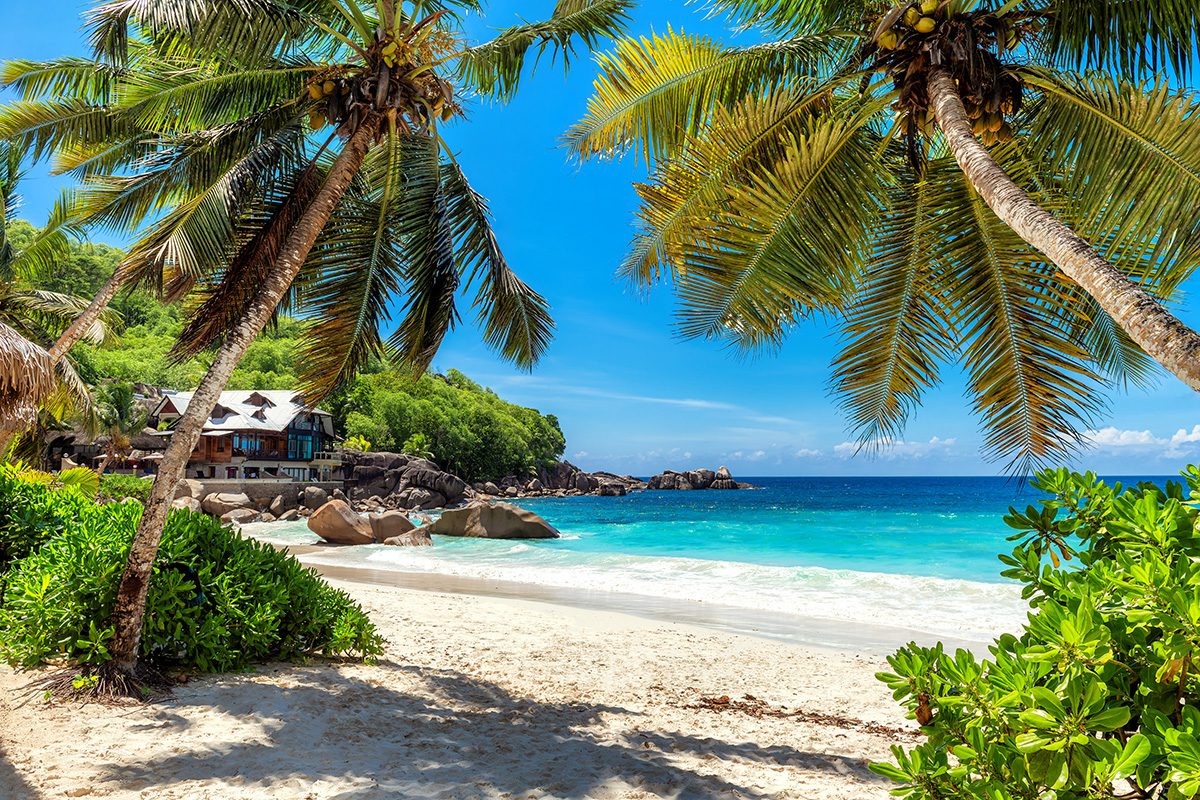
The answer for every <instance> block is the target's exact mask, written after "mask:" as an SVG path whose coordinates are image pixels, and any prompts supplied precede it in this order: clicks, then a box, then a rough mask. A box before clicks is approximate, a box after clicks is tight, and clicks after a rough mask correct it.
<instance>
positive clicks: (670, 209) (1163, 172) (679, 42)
mask: <svg viewBox="0 0 1200 800" xmlns="http://www.w3.org/2000/svg"><path fill="white" fill-rule="evenodd" d="M711 7H712V9H714V10H716V11H720V12H725V13H727V14H728V15H729V16H730V17H731V18H732V20H733V22H734V23H735V24H736V25H737V27H738V28H739V30H741V31H749V33H748V34H747V35H749V36H751V37H753V38H754V39H755V40H756V41H755V43H752V44H745V45H737V46H728V45H724V44H721V43H720V42H718V41H714V40H713V39H710V38H708V37H705V36H697V35H689V34H686V33H684V32H682V31H675V30H668V31H667V32H665V33H660V34H655V35H652V36H648V37H642V38H627V39H624V40H621V41H620V42H619V43H618V44H617V45H616V48H615V49H614V50H613V51H612V52H611V53H608V54H605V55H603V56H602V57H601V58H600V67H601V74H600V76H599V77H598V78H597V80H596V83H595V92H594V94H593V96H592V98H591V100H590V101H589V104H588V109H587V113H586V116H584V117H583V119H582V120H581V121H580V122H578V123H577V124H576V125H575V126H574V127H572V128H571V130H570V131H569V133H568V135H567V143H568V146H569V147H570V149H571V151H572V152H573V153H575V154H576V155H577V156H579V157H581V158H591V157H612V156H619V155H622V154H624V153H627V152H629V151H633V152H635V153H636V154H638V155H640V156H642V157H644V158H645V159H646V161H647V162H648V163H649V166H650V178H649V180H648V181H647V182H646V183H644V184H639V185H638V186H637V187H636V188H637V193H638V196H639V198H640V200H641V207H640V210H639V211H638V232H637V235H636V236H635V238H634V241H633V244H632V247H631V248H630V250H629V253H628V256H627V257H626V259H625V261H624V263H623V265H622V268H621V272H622V274H623V275H625V276H626V277H628V278H629V279H630V280H631V281H633V282H634V283H635V284H636V285H638V286H642V287H648V286H651V285H654V284H657V283H660V282H663V281H670V282H672V283H673V284H674V287H675V292H676V294H677V296H678V298H679V303H680V310H679V325H680V330H681V331H682V333H684V334H685V335H687V336H690V337H698V338H703V339H709V340H713V341H719V342H724V343H727V344H729V345H732V346H734V347H736V348H740V349H755V348H759V347H763V346H770V345H774V344H777V343H778V342H780V341H781V340H782V339H783V338H784V337H785V336H786V335H787V334H788V332H789V331H790V330H791V329H792V328H793V327H794V326H795V324H796V323H797V322H799V321H800V320H803V319H805V318H808V317H811V316H813V315H825V314H828V315H831V316H835V317H836V318H838V319H839V321H840V325H841V329H842V332H843V335H844V337H843V341H844V344H843V346H842V349H841V352H840V353H839V354H838V355H837V356H836V359H835V361H834V364H833V387H834V390H835V393H836V395H837V396H838V397H839V398H840V400H841V402H842V404H843V405H844V406H845V409H846V411H847V413H848V415H849V418H850V421H851V424H852V427H853V428H854V429H855V431H856V432H857V434H858V435H859V436H860V438H861V439H862V441H863V442H864V444H865V445H867V446H878V445H884V444H886V443H887V442H889V441H892V440H894V439H896V438H898V437H899V435H900V433H901V431H902V430H903V428H904V425H905V423H906V421H907V420H908V418H909V417H910V415H911V414H912V413H913V411H914V410H915V409H916V408H917V407H918V406H919V404H920V399H921V397H922V395H923V393H924V392H925V391H926V390H928V389H929V388H930V387H931V386H933V385H935V384H937V383H938V382H939V381H940V380H941V379H942V377H943V372H944V370H945V368H946V366H947V365H948V364H955V363H957V364H959V365H961V367H962V368H963V370H965V373H966V384H967V396H968V399H969V402H970V404H971V406H972V408H973V410H974V411H975V412H976V413H977V414H978V415H979V417H980V418H981V420H982V423H983V425H984V427H985V428H986V431H987V437H986V443H985V444H986V449H987V451H989V452H990V453H991V454H993V455H995V456H996V457H1002V458H1005V459H1008V460H1009V461H1010V463H1011V465H1012V466H1013V467H1014V468H1017V469H1024V468H1026V467H1029V466H1031V465H1034V464H1037V463H1044V462H1046V461H1050V460H1053V459H1055V458H1057V457H1059V456H1061V455H1063V454H1064V453H1065V452H1067V451H1069V450H1070V449H1071V448H1072V447H1074V446H1076V445H1077V444H1079V442H1080V440H1081V432H1083V431H1085V430H1086V429H1087V428H1088V427H1090V424H1091V422H1092V419H1093V417H1094V415H1095V413H1096V412H1097V411H1098V410H1099V409H1100V408H1102V407H1103V402H1104V397H1105V391H1104V389H1105V387H1106V386H1111V385H1113V384H1126V383H1129V384H1145V383H1146V382H1147V380H1148V379H1150V378H1151V376H1152V373H1153V367H1154V361H1157V362H1159V363H1160V364H1162V365H1163V366H1164V367H1165V368H1166V369H1168V370H1170V371H1171V372H1172V373H1174V374H1175V375H1176V376H1178V377H1179V378H1180V379H1181V380H1183V381H1184V382H1185V383H1186V384H1187V385H1189V386H1191V387H1192V388H1195V389H1200V336H1198V335H1197V334H1196V333H1195V332H1194V331H1191V330H1189V329H1188V328H1186V327H1185V326H1184V325H1182V324H1181V323H1180V322H1179V321H1178V320H1177V319H1175V318H1174V317H1173V316H1172V315H1171V314H1170V312H1169V311H1168V310H1167V309H1166V307H1165V306H1164V303H1165V302H1166V301H1169V300H1171V299H1173V298H1174V297H1175V295H1176V290H1177V289H1178V287H1179V285H1180V282H1181V281H1183V280H1184V279H1185V278H1186V277H1187V276H1188V275H1190V274H1191V273H1192V272H1193V271H1194V269H1195V267H1196V265H1197V263H1200V251H1198V249H1197V248H1198V247H1200V228H1198V227H1197V217H1196V214H1195V210H1196V209H1197V208H1200V101H1198V98H1197V94H1196V92H1195V91H1194V89H1193V88H1191V86H1190V85H1188V84H1187V80H1188V79H1189V78H1190V76H1191V73H1190V70H1191V69H1192V68H1193V67H1194V65H1195V59H1196V57H1197V53H1196V50H1195V42H1196V40H1197V35H1198V34H1200V12H1198V9H1197V6H1196V4H1195V3H1193V2H1190V0H1148V1H1147V2H1127V3H1112V2H1109V1H1108V0H1071V1H1070V2H1067V0H1039V1H1038V2H1034V0H940V1H935V0H922V2H920V3H916V2H907V1H905V2H899V3H893V2H883V1H882V0H850V1H849V2H846V1H845V0H837V1H836V2H832V1H831V0H715V2H714V3H712V4H711ZM1081 237H1082V238H1081ZM1148 356H1149V357H1148Z"/></svg>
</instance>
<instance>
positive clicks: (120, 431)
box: [96, 383, 150, 475]
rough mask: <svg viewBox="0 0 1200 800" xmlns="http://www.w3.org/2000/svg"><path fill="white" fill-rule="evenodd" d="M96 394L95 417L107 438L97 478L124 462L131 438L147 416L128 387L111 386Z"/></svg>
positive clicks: (128, 451)
mask: <svg viewBox="0 0 1200 800" xmlns="http://www.w3.org/2000/svg"><path fill="white" fill-rule="evenodd" d="M98 394H99V395H100V397H99V398H98V399H99V401H100V402H99V403H98V404H97V408H96V416H97V417H98V418H99V423H100V428H101V429H102V430H103V431H104V435H105V436H107V437H108V442H107V444H105V447H104V457H103V458H102V459H101V460H100V464H99V465H98V466H97V467H96V474H97V475H103V474H104V470H106V469H108V465H109V464H110V463H112V462H113V461H117V460H120V461H123V460H124V459H125V458H126V457H127V456H128V455H129V453H130V452H131V451H132V450H133V437H134V435H135V434H138V433H141V431H142V429H143V428H145V427H146V420H147V419H148V418H149V416H150V414H149V411H148V409H147V408H146V407H145V406H144V405H143V404H142V403H140V402H139V401H138V399H137V397H136V395H134V392H133V386H132V385H131V384H128V383H114V384H111V385H109V386H107V387H104V389H103V390H102V391H100V392H99V393H98Z"/></svg>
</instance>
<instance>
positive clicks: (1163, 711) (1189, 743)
mask: <svg viewBox="0 0 1200 800" xmlns="http://www.w3.org/2000/svg"><path fill="white" fill-rule="evenodd" d="M1184 478H1185V482H1186V484H1187V488H1186V489H1185V488H1184V486H1182V485H1181V484H1179V483H1176V482H1169V483H1167V485H1166V487H1165V488H1159V487H1157V486H1155V485H1153V484H1149V483H1142V484H1139V485H1138V486H1136V487H1134V488H1129V489H1126V488H1124V487H1122V486H1121V485H1120V484H1116V485H1114V486H1112V487H1110V486H1107V485H1106V484H1104V483H1103V482H1101V481H1099V480H1097V478H1096V476H1095V475H1094V474H1092V473H1087V474H1086V475H1080V474H1078V473H1068V472H1067V471H1066V470H1056V471H1054V470H1048V471H1045V472H1042V473H1040V474H1039V475H1038V477H1037V479H1036V480H1035V481H1034V486H1035V487H1036V488H1038V489H1040V490H1042V491H1045V492H1047V493H1048V494H1049V495H1050V496H1049V498H1048V499H1046V500H1044V501H1042V504H1041V507H1040V508H1038V507H1036V506H1029V507H1028V508H1027V509H1026V510H1025V511H1024V512H1020V511H1017V510H1015V509H1013V510H1011V511H1010V514H1009V516H1007V517H1006V518H1005V522H1006V523H1007V524H1008V525H1009V526H1010V527H1013V528H1015V529H1017V530H1018V531H1019V533H1018V534H1017V535H1015V536H1013V537H1011V538H1012V539H1013V540H1017V541H1018V544H1017V545H1016V547H1015V548H1014V549H1013V551H1012V555H1010V556H1002V557H1001V561H1002V562H1003V563H1004V564H1005V565H1006V567H1007V569H1006V570H1005V571H1004V573H1003V574H1004V575H1005V576H1006V577H1009V578H1013V579H1016V580H1019V581H1021V582H1022V583H1023V584H1024V591H1023V596H1024V597H1025V598H1026V599H1028V600H1029V601H1030V604H1031V605H1032V606H1033V611H1032V612H1031V613H1030V615H1029V622H1028V624H1027V625H1026V626H1025V630H1024V631H1023V632H1022V633H1021V634H1020V635H1019V636H1012V635H1007V634H1006V635H1004V636H1002V637H1001V638H1000V639H998V640H997V641H996V642H995V644H994V645H993V646H992V647H991V648H990V651H991V658H990V659H985V660H978V659H976V657H975V656H974V655H972V654H971V653H968V652H966V651H963V650H959V651H958V652H956V653H955V654H954V655H950V654H948V653H946V652H945V651H944V649H943V648H942V646H941V645H940V644H939V645H937V646H935V647H919V646H917V645H915V644H910V645H908V646H907V647H904V648H902V649H901V650H900V651H899V652H897V653H896V654H895V655H893V656H892V657H891V658H889V659H888V661H889V663H890V664H891V666H892V670H893V671H892V672H889V673H881V674H880V675H879V677H880V679H881V680H883V681H884V682H885V683H887V685H888V686H889V687H890V688H891V689H892V690H893V694H894V696H895V697H896V699H897V700H900V701H901V702H903V704H904V705H905V706H906V707H907V708H908V709H909V710H910V712H912V716H914V717H916V718H917V719H918V720H920V721H921V722H922V724H923V728H922V730H923V731H924V733H925V734H926V736H927V737H928V739H927V741H926V742H924V743H922V744H921V745H919V746H917V747H915V748H913V749H912V750H911V751H905V750H904V749H903V748H900V747H895V748H893V752H894V754H895V757H896V763H895V764H877V765H873V766H872V769H874V770H875V771H876V772H878V773H880V774H881V775H885V776H887V777H889V778H892V779H893V780H895V781H896V782H898V783H899V784H901V786H900V788H898V789H896V790H895V791H894V794H896V795H897V796H900V797H906V798H911V799H912V800H934V798H937V799H938V800H958V799H960V798H962V799H963V800H966V799H967V798H979V799H980V800H1009V799H1010V798H1012V799H1013V800H1015V799H1016V798H1029V799H1030V800H1033V799H1034V798H1054V800H1084V798H1088V799H1089V800H1090V799H1092V798H1116V797H1145V798H1150V797H1155V798H1169V799H1170V800H1182V799H1183V798H1192V797H1196V796H1197V795H1198V794H1200V711H1198V710H1197V708H1196V705H1195V703H1196V698H1197V692H1198V691H1200V589H1198V588H1197V587H1200V562H1198V561H1197V558H1198V557H1200V534H1198V533H1197V521H1198V519H1200V511H1198V508H1197V507H1198V506H1200V469H1198V468H1197V467H1194V466H1193V467H1189V468H1188V469H1187V471H1186V472H1185V473H1184Z"/></svg>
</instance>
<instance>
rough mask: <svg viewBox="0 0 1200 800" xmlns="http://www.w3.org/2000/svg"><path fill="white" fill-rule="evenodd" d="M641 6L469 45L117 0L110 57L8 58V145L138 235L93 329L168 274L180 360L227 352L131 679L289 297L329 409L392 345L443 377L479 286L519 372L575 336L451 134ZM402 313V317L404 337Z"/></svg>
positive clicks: (264, 14) (139, 609)
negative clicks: (178, 553) (209, 440)
mask: <svg viewBox="0 0 1200 800" xmlns="http://www.w3.org/2000/svg"><path fill="white" fill-rule="evenodd" d="M626 7H627V0H560V2H559V3H558V5H557V7H556V8H555V9H554V13H553V14H552V15H551V16H550V18H549V19H548V20H546V21H545V22H541V23H526V24H521V25H517V26H514V27H511V28H508V29H505V30H503V31H501V32H500V34H499V35H498V36H497V37H495V38H494V39H492V40H490V41H488V42H484V43H482V44H477V45H468V44H467V35H466V29H465V28H464V24H465V20H464V17H465V16H466V15H478V14H481V13H482V9H481V7H480V6H478V5H477V4H474V3H469V2H468V3H457V2H451V3H449V4H441V3H434V4H422V3H418V4H416V5H414V6H413V7H411V8H408V7H406V6H405V5H404V4H402V3H401V2H398V1H397V0H380V2H362V1H361V0H304V1H303V2H286V3H285V2H277V1H276V0H263V2H256V3H253V4H244V3H236V4H231V3H227V2H224V0H221V2H216V0H188V2H186V3H185V4H183V6H181V5H180V3H179V2H178V0H134V2H109V3H103V4H101V5H99V6H97V7H96V8H95V9H93V11H92V12H91V14H90V25H89V29H90V33H91V44H92V49H93V58H91V59H80V58H67V59H59V60H56V61H52V62H45V63H33V62H19V61H14V62H9V63H8V64H7V65H6V66H5V68H4V70H3V74H2V75H0V80H2V81H3V83H4V84H5V85H6V86H8V87H9V88H11V89H12V90H14V91H15V92H16V93H17V94H18V95H19V96H20V97H21V98H22V99H21V100H20V101H19V102H16V103H13V104H10V105H9V106H8V107H6V108H5V109H4V110H3V111H2V112H0V137H3V138H8V139H10V140H11V141H13V142H14V143H15V144H16V145H17V146H18V147H21V148H23V149H25V150H27V151H28V152H30V153H31V154H32V155H33V156H34V157H35V158H37V157H45V156H49V155H53V157H54V159H55V162H56V167H57V169H59V170H60V171H63V172H70V173H71V174H73V175H75V176H77V177H79V178H81V179H83V180H84V185H83V188H82V190H81V191H80V192H79V193H78V195H77V197H76V198H75V202H74V203H73V204H72V211H73V213H74V215H75V217H76V218H77V219H79V220H81V221H83V222H84V223H87V224H93V225H96V224H109V225H116V226H119V227H122V228H127V229H138V230H139V234H138V237H139V238H138V239H137V241H136V242H135V243H134V245H133V247H132V249H131V252H130V254H129V255H128V256H127V258H126V259H125V261H124V262H123V263H122V265H121V267H120V269H118V270H117V271H116V272H115V273H114V275H113V276H112V278H110V279H109V280H108V281H107V282H106V283H105V285H104V287H102V289H101V290H100V292H99V293H98V294H97V296H96V298H95V299H94V301H93V303H92V305H91V306H89V311H88V312H87V313H85V314H83V315H81V316H80V317H79V318H78V319H77V320H76V322H77V324H79V325H82V324H85V323H86V322H87V320H88V318H89V316H91V315H94V314H97V313H99V310H100V309H101V308H103V307H104V306H105V305H106V304H107V302H108V300H109V299H111V297H112V295H113V294H114V293H115V292H116V290H117V289H118V288H119V287H120V286H121V285H122V284H124V283H127V282H130V281H141V282H148V283H150V284H152V285H155V286H161V287H162V290H163V292H164V294H165V295H166V296H167V297H169V298H174V299H180V298H184V297H187V298H188V308H189V314H188V319H187V323H186V324H185V327H184V330H183V332H182V334H181V338H180V340H179V344H178V346H177V348H176V351H175V352H176V353H177V354H178V355H179V356H180V357H186V356H187V355H190V354H193V353H195V352H198V351H200V350H203V349H205V348H207V347H209V346H213V345H216V353H215V356H214V358H213V361H212V363H211V365H210V366H209V368H208V371H207V372H206V374H205V376H204V378H203V379H201V381H200V384H199V386H198V388H197V390H196V393H195V394H194V395H193V399H192V402H191V403H190V404H189V406H188V410H187V412H186V413H185V414H184V415H183V416H182V417H181V418H180V420H179V422H178V423H177V425H176V428H175V434H174V436H172V439H171V444H170V446H169V447H168V449H167V451H166V453H165V454H164V458H163V460H162V462H161V466H160V471H159V473H158V477H157V479H156V481H155V486H154V488H153V490H152V491H151V495H150V499H149V501H148V503H147V505H146V512H145V514H143V515H142V518H141V522H140V526H139V533H138V535H137V536H136V537H135V541H134V545H133V547H132V548H131V549H130V551H129V552H130V557H129V561H128V564H127V569H126V572H125V575H124V577H123V579H122V582H121V588H120V591H119V592H118V597H117V600H116V603H115V605H114V612H113V614H114V616H113V619H114V624H115V629H116V634H115V637H114V639H113V641H112V646H111V648H110V649H111V652H112V653H113V655H114V658H113V659H112V661H110V662H108V664H106V665H105V666H106V675H112V676H114V678H115V680H114V683H117V684H124V683H128V680H129V678H130V677H131V676H132V675H133V674H134V671H135V669H136V666H137V663H136V662H137V655H138V651H139V647H138V643H139V638H140V635H141V631H142V618H143V614H144V609H145V599H146V592H147V590H148V588H149V585H150V581H149V577H150V574H151V570H152V568H153V564H154V559H155V554H156V552H157V550H158V546H159V541H160V539H161V537H162V533H163V526H164V524H165V521H166V517H167V514H168V512H169V508H170V502H171V499H172V497H173V496H174V487H175V484H176V483H177V482H178V480H179V479H180V478H181V477H182V474H183V470H184V467H185V465H186V461H187V458H188V455H189V453H190V452H191V450H192V448H193V446H194V444H195V442H196V441H197V440H198V437H199V435H200V431H201V428H202V426H203V424H204V421H205V420H206V418H207V416H208V414H209V413H210V411H211V409H212V406H213V403H214V402H215V401H216V398H217V396H218V395H219V393H220V391H221V390H222V389H223V388H224V387H225V385H226V383H227V382H228V381H229V378H230V376H231V374H232V372H233V370H234V368H235V367H236V366H237V364H238V362H239V361H240V360H241V358H242V357H243V356H244V355H245V352H246V350H247V348H248V347H249V346H250V343H251V342H252V341H253V339H254V338H255V336H257V334H258V333H259V332H260V331H261V330H262V329H263V327H264V326H265V325H266V324H267V323H268V322H269V321H270V320H271V319H272V318H273V317H274V316H275V315H276V314H277V313H278V312H279V311H280V310H281V304H282V310H288V309H289V308H292V307H300V306H303V308H304V309H305V315H306V317H308V318H309V319H311V320H312V322H313V325H312V328H311V330H310V332H309V334H308V337H307V339H306V343H305V345H304V346H303V348H302V350H303V353H304V373H303V376H302V377H303V379H304V383H305V386H306V389H307V391H308V395H309V397H310V399H313V400H317V399H321V398H323V397H325V396H327V395H328V394H330V393H332V392H333V391H334V390H335V389H337V388H338V386H340V385H341V384H343V383H344V382H345V381H346V380H347V379H349V378H350V377H352V376H353V374H354V373H355V371H356V370H357V369H358V368H359V367H361V366H362V365H363V364H365V363H366V362H367V360H368V359H369V358H370V357H371V356H372V355H379V354H382V353H383V352H384V351H385V349H388V350H392V351H394V352H395V353H396V354H397V355H398V356H399V357H400V358H402V359H403V360H405V361H406V362H408V363H409V364H410V365H411V366H412V367H414V368H415V369H416V370H417V371H421V370H423V369H424V368H425V367H427V366H428V365H429V363H430V362H431V360H432V359H433V356H434V354H435V353H436V352H437V349H438V346H439V344H440V343H441V341H442V338H443V337H444V336H445V334H446V332H447V331H448V330H449V329H450V328H451V327H452V325H453V324H454V322H455V320H456V319H457V316H458V313H457V310H456V307H455V295H456V293H457V290H458V288H459V286H460V283H462V282H464V281H466V282H469V283H470V282H473V283H474V284H475V285H476V295H475V307H476V309H477V316H478V319H479V321H480V323H481V325H482V329H483V333H484V338H485V339H486V340H487V342H488V343H489V344H490V345H492V346H493V347H495V348H496V349H497V350H498V351H499V352H500V353H501V354H502V355H503V356H504V357H506V358H508V359H511V360H512V361H514V362H516V363H517V364H519V365H522V366H526V367H528V366H531V365H532V364H533V363H534V362H536V361H537V359H538V358H539V356H540V355H541V353H542V352H543V350H544V349H545V347H546V345H547V343H548V341H549V338H550V335H551V331H552V323H551V320H550V317H549V314H548V311H547V306H546V303H545V301H544V299H543V298H542V297H541V296H540V295H538V294H537V293H536V292H535V291H533V290H532V289H530V288H529V287H528V286H527V285H526V284H525V283H523V282H522V281H521V280H520V279H519V278H518V277H517V276H516V275H515V274H514V273H513V271H512V270H511V269H510V268H509V267H508V264H507V262H506V261H505V260H504V257H503V255H502V254H501V252H500V249H499V246H498V243H497V241H496V237H495V235H494V234H493V232H492V229H491V225H490V220H489V213H488V208H487V204H486V202H485V201H484V199H483V198H482V197H481V196H480V195H479V194H478V193H476V192H475V190H474V189H473V188H472V187H471V185H470V183H469V182H468V181H467V178H466V176H465V174H464V173H463V172H462V170H461V169H460V168H459V164H458V161H457V160H456V159H455V157H454V154H453V152H451V150H450V148H449V147H448V145H447V144H446V142H445V140H444V139H443V137H442V135H441V133H440V131H441V129H442V127H443V126H448V125H450V124H452V123H454V122H456V121H460V120H462V119H463V118H464V111H465V109H466V104H467V98H468V96H469V94H471V93H475V94H478V95H480V96H482V97H485V98H492V99H497V100H506V99H508V98H510V97H512V96H513V95H514V93H515V92H516V89H517V86H518V83H519V80H520V77H521V75H522V73H523V71H524V67H525V65H526V58H527V56H528V55H529V54H531V53H532V54H534V55H535V56H540V55H541V54H543V53H545V52H546V51H548V50H549V51H553V52H554V53H555V54H556V55H560V56H561V57H562V58H563V59H564V60H566V59H567V57H568V56H569V55H570V53H571V51H572V49H573V48H574V47H575V46H577V45H578V44H579V43H582V44H584V45H585V46H589V47H590V46H591V45H592V44H593V43H594V42H595V41H596V40H597V38H598V37H601V36H606V35H610V34H614V33H617V32H618V31H619V30H620V29H621V27H622V25H623V22H624V19H625V12H626ZM143 226H145V229H144V230H141V229H142V227H143ZM393 300H401V301H402V313H401V319H400V320H399V323H398V325H397V326H396V328H395V332H394V333H393V334H392V335H391V336H390V338H389V339H388V341H387V343H386V346H385V342H384V339H383V333H382V329H383V328H384V326H385V325H387V323H388V322H389V317H390V311H389V307H390V305H391V303H392V301H393ZM76 332H77V331H75V332H73V331H72V330H70V329H69V330H68V331H67V332H66V333H64V335H63V336H62V337H60V339H59V342H57V343H56V347H55V348H53V349H52V350H51V355H52V356H61V353H62V348H63V346H64V345H65V346H66V347H69V346H70V345H71V342H70V338H71V336H72V335H74V333H76Z"/></svg>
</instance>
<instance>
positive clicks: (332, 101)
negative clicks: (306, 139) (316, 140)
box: [308, 78, 350, 130]
mask: <svg viewBox="0 0 1200 800" xmlns="http://www.w3.org/2000/svg"><path fill="white" fill-rule="evenodd" d="M349 94H350V83H349V82H348V81H346V80H345V79H344V78H314V79H313V80H312V81H310V82H309V84H308V97H309V99H310V100H325V105H326V107H325V109H317V108H314V109H313V110H312V111H310V112H308V126H309V127H310V128H312V129H313V130H318V129H320V128H323V127H325V126H326V125H327V124H328V123H329V119H330V117H329V116H328V115H327V114H328V112H329V111H331V110H332V111H334V112H335V113H334V114H333V115H332V117H333V119H338V118H340V117H341V116H343V115H342V114H338V113H336V111H337V109H336V108H334V109H331V108H330V106H343V105H344V103H343V102H339V101H340V100H341V98H345V97H347V96H349Z"/></svg>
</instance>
